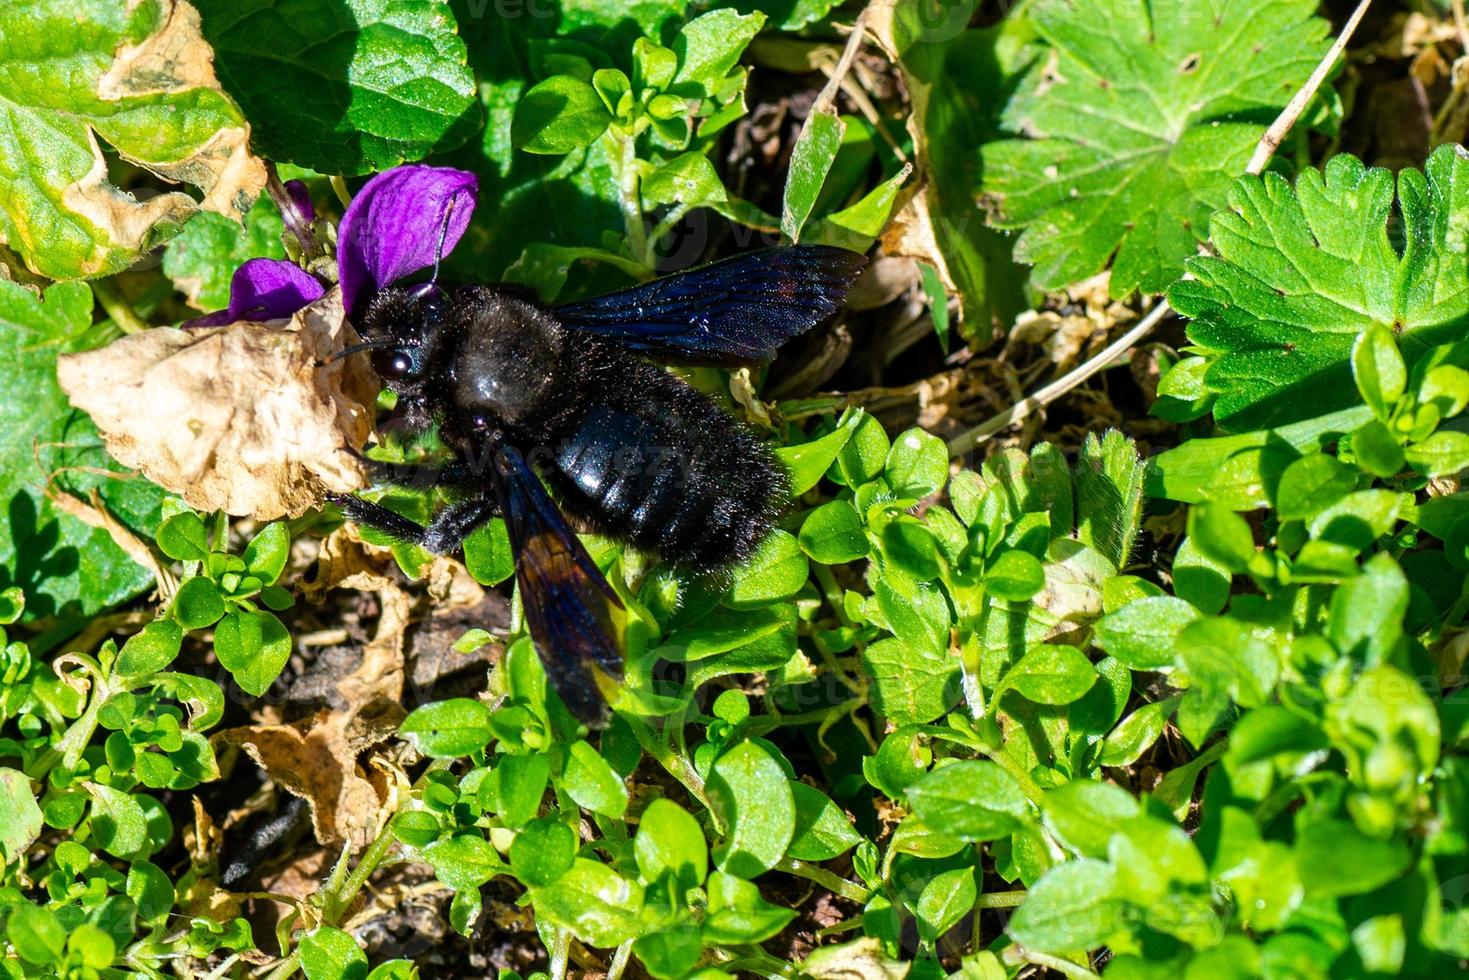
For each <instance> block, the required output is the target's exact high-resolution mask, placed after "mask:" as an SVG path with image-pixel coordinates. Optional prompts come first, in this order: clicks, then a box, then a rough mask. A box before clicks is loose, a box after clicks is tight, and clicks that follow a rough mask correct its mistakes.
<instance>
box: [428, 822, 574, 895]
mask: <svg viewBox="0 0 1469 980" xmlns="http://www.w3.org/2000/svg"><path fill="white" fill-rule="evenodd" d="M563 829H565V828H563ZM567 833H568V834H570V831H567ZM512 846H513V845H512ZM548 854H549V851H547V852H546V854H545V855H542V856H543V857H545V856H547V855H548ZM423 858H424V860H425V861H427V862H428V863H429V864H430V865H432V866H433V869H434V875H435V877H437V878H438V879H439V880H440V881H442V882H443V883H444V884H446V885H448V886H449V887H451V888H454V889H457V890H459V891H468V890H472V889H477V888H479V886H480V885H483V884H484V883H485V882H487V881H489V880H490V879H491V878H493V877H495V875H497V874H502V873H503V872H504V871H505V864H504V862H502V861H501V860H500V855H499V852H498V851H496V850H495V848H494V847H492V846H491V845H490V842H489V841H487V840H485V839H484V837H483V836H482V835H481V834H480V832H479V831H477V830H466V831H464V832H462V833H458V834H454V835H453V836H451V837H445V838H443V839H442V840H436V841H434V842H433V843H432V844H429V845H428V846H427V847H425V848H424V849H423Z"/></svg>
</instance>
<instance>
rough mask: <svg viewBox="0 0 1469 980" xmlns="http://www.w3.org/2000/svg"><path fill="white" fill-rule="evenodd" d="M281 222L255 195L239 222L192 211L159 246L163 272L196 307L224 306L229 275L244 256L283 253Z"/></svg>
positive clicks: (272, 208)
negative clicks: (174, 235) (164, 245)
mask: <svg viewBox="0 0 1469 980" xmlns="http://www.w3.org/2000/svg"><path fill="white" fill-rule="evenodd" d="M284 228H285V224H284V222H282V221H281V214H280V212H279V211H277V210H276V207H275V204H273V203H272V202H271V200H270V198H269V197H266V196H263V195H262V196H261V198H260V199H259V200H257V201H256V202H255V206H254V207H253V208H251V209H250V213H249V214H247V215H245V223H244V225H243V227H242V226H241V225H238V224H236V223H235V222H233V221H230V220H229V219H228V218H224V217H222V216H220V215H217V214H212V213H209V212H207V211H206V212H204V213H202V214H196V215H194V217H192V218H190V219H189V222H188V224H186V225H184V230H183V231H181V232H179V234H178V237H177V238H175V239H174V240H173V241H171V242H169V243H168V247H167V248H165V249H164V250H163V274H164V275H166V276H168V278H170V279H172V280H173V284H174V287H175V288H176V289H178V291H179V292H181V293H183V294H184V298H185V299H187V300H188V301H189V305H190V306H193V307H194V308H195V309H199V310H222V309H224V308H225V307H227V306H229V302H230V279H231V278H232V277H233V276H234V273H235V269H236V268H238V267H239V266H240V265H241V264H243V263H244V262H245V261H246V260H247V259H259V258H266V259H281V258H285V255H286V250H285V246H283V245H282V244H281V232H282V231H283V230H284Z"/></svg>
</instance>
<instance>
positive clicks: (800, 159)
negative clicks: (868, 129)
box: [780, 108, 847, 242]
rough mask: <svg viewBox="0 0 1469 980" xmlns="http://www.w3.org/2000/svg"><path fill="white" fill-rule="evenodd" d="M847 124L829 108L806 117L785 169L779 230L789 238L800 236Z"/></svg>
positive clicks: (840, 143)
mask: <svg viewBox="0 0 1469 980" xmlns="http://www.w3.org/2000/svg"><path fill="white" fill-rule="evenodd" d="M846 129H847V124H846V123H844V122H842V120H841V117H840V116H838V115H837V114H836V113H835V112H834V111H832V110H830V109H821V108H817V109H816V110H814V111H813V112H812V113H811V114H810V115H809V116H807V117H806V124H805V125H804V126H802V127H801V133H800V135H799V136H798V137H797V138H796V146H795V149H794V150H792V151H791V163H790V168H789V169H788V170H787V171H786V186H785V197H784V200H783V202H782V204H781V212H780V233H781V235H782V236H784V237H785V238H786V239H787V240H788V241H792V242H798V241H800V240H801V229H802V228H803V227H804V226H805V224H806V219H807V218H809V217H810V216H811V210H812V209H813V208H814V207H815V206H816V198H817V197H818V196H819V195H820V194H821V187H822V185H823V184H824V183H825V182H826V175H827V174H828V173H829V172H830V171H831V165H832V161H834V160H835V159H836V155H837V151H838V150H839V149H841V146H842V134H843V133H845V132H846Z"/></svg>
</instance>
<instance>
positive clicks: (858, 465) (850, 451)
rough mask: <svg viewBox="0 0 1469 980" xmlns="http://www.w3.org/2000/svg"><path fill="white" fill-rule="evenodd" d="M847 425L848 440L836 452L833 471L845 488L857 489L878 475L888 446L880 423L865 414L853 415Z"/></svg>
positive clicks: (886, 454)
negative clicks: (840, 477)
mask: <svg viewBox="0 0 1469 980" xmlns="http://www.w3.org/2000/svg"><path fill="white" fill-rule="evenodd" d="M851 424H852V426H853V431H852V435H851V438H849V439H848V440H847V442H846V444H845V445H843V446H842V447H841V451H840V452H839V453H837V468H838V470H839V471H840V472H841V475H842V480H843V481H845V482H846V484H847V486H849V487H860V486H861V485H862V484H864V483H866V482H868V481H869V480H875V479H876V478H877V477H879V476H881V475H882V471H883V467H885V466H886V465H887V458H888V450H889V449H890V448H891V447H892V443H890V442H889V441H888V434H887V430H885V429H884V428H883V427H882V423H881V422H879V421H878V420H877V419H876V418H874V417H873V416H871V415H868V414H867V413H866V412H855V413H853V416H852V422H851Z"/></svg>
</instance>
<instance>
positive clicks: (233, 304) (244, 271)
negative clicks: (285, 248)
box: [185, 259, 326, 327]
mask: <svg viewBox="0 0 1469 980" xmlns="http://www.w3.org/2000/svg"><path fill="white" fill-rule="evenodd" d="M325 292H326V287H324V286H323V285H322V284H321V282H320V281H319V280H318V279H317V278H316V277H315V276H313V275H312V274H311V273H309V272H307V271H305V270H304V269H302V268H301V267H300V266H299V265H297V264H296V263H294V262H287V261H286V260H285V259H251V260H249V261H248V262H246V263H245V264H244V265H242V266H240V267H239V268H238V269H236V270H235V274H234V277H233V278H232V279H230V305H229V309H227V310H219V311H218V312H215V313H206V314H205V315H204V316H201V317H196V318H194V319H193V320H190V321H189V322H188V323H187V324H185V326H189V327H222V326H225V325H226V324H230V323H235V322H236V321H239V320H280V319H284V318H285V317H288V316H290V315H292V314H293V313H295V312H296V311H297V310H299V309H300V308H301V307H303V306H305V305H307V304H308V303H311V302H313V301H314V300H317V299H320V298H321V296H322V294H323V293H325Z"/></svg>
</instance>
